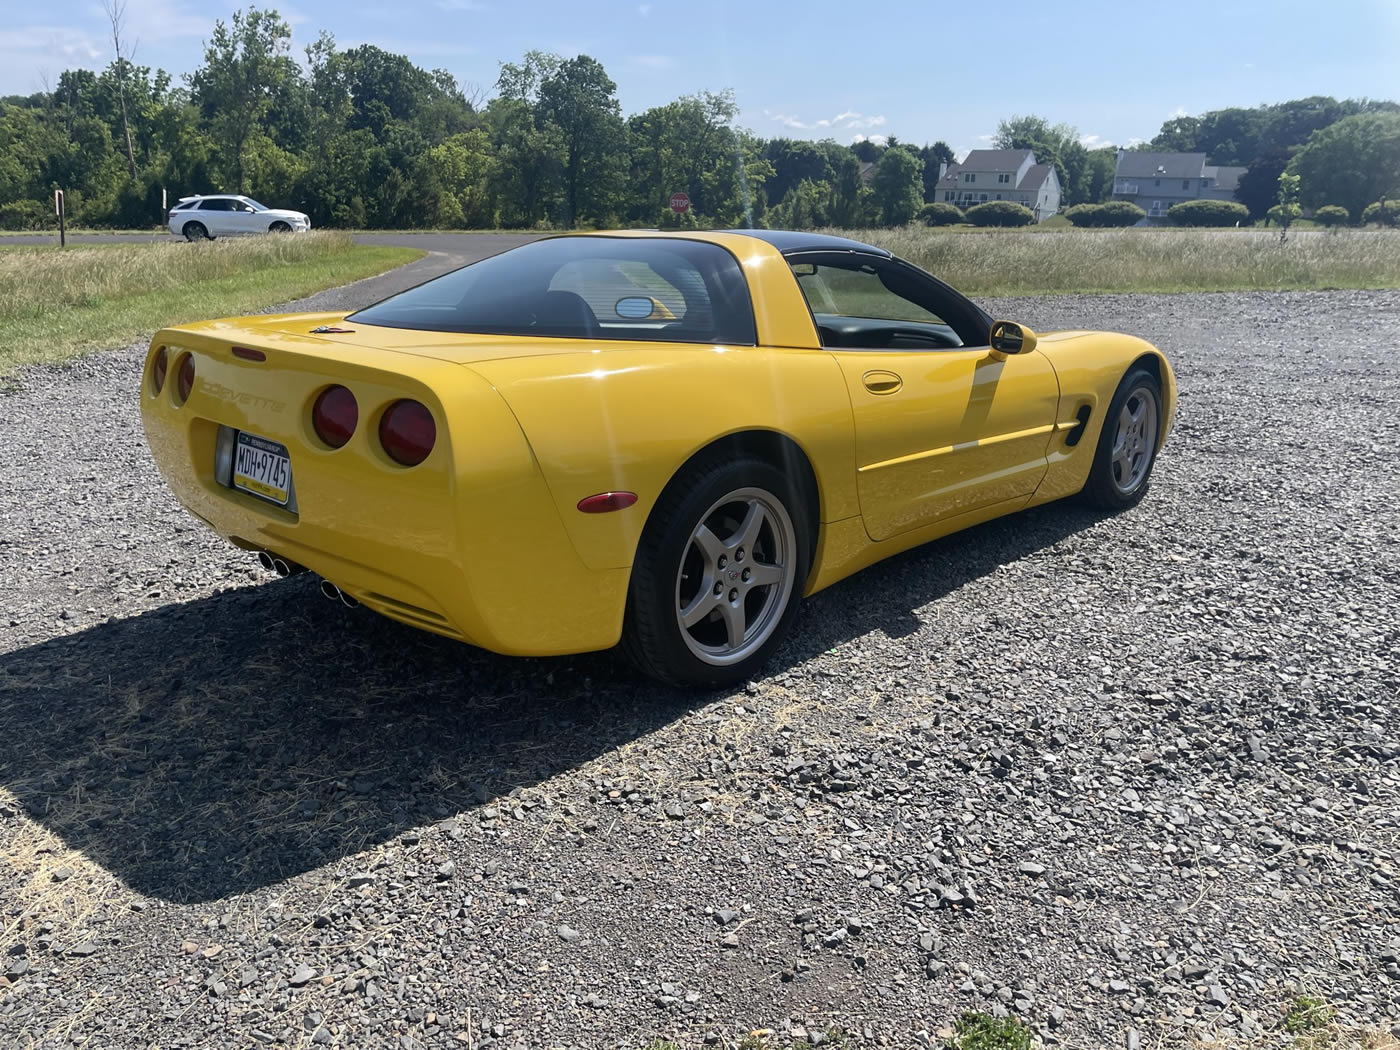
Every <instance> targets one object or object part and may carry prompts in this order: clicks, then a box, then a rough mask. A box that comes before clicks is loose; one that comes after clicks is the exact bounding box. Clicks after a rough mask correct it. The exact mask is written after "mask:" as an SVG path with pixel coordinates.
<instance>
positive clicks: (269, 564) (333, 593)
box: [258, 551, 360, 609]
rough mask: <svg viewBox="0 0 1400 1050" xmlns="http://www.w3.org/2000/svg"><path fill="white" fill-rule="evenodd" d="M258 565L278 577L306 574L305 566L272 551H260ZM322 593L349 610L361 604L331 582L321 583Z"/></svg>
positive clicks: (323, 581) (324, 581)
mask: <svg viewBox="0 0 1400 1050" xmlns="http://www.w3.org/2000/svg"><path fill="white" fill-rule="evenodd" d="M258 564H259V565H261V566H262V567H263V568H264V569H266V570H267V571H268V572H275V573H276V574H277V575H278V576H282V577H287V576H300V575H301V574H302V573H304V572H306V571H307V569H306V566H305V565H298V564H297V563H296V562H294V561H292V560H291V559H290V558H284V557H282V556H281V555H280V554H273V553H272V552H271V551H258ZM321 593H322V594H323V595H325V596H326V597H327V598H329V599H330V600H331V601H338V602H340V604H342V605H344V606H345V607H346V608H347V609H358V608H359V606H360V603H359V602H358V601H356V600H355V598H354V597H353V596H352V595H349V594H346V593H345V592H344V591H342V590H341V589H340V588H339V587H337V586H336V585H335V584H333V583H331V581H330V580H322V581H321Z"/></svg>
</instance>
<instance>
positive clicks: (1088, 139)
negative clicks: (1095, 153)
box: [1079, 135, 1113, 149]
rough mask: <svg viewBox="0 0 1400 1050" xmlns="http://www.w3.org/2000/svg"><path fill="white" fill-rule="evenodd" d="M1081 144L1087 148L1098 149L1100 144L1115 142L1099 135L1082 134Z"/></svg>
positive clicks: (1106, 144)
mask: <svg viewBox="0 0 1400 1050" xmlns="http://www.w3.org/2000/svg"><path fill="white" fill-rule="evenodd" d="M1079 144H1080V145H1081V146H1083V147H1084V148H1085V149H1098V148H1099V147H1100V146H1111V145H1113V143H1111V142H1108V141H1106V140H1105V139H1104V138H1102V137H1101V136H1099V135H1080V136H1079Z"/></svg>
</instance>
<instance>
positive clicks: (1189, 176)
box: [1113, 149, 1248, 222]
mask: <svg viewBox="0 0 1400 1050" xmlns="http://www.w3.org/2000/svg"><path fill="white" fill-rule="evenodd" d="M1247 170H1248V169H1247V168H1230V167H1225V166H1223V165H1215V164H1207V163H1206V155H1205V154H1204V153H1147V152H1140V151H1137V150H1122V149H1120V150H1119V151H1118V163H1117V166H1116V167H1115V168H1114V172H1113V199H1114V200H1116V201H1132V202H1133V203H1134V204H1136V205H1137V206H1138V207H1139V208H1141V209H1142V210H1143V211H1145V212H1147V221H1148V222H1154V221H1155V222H1161V221H1162V220H1163V219H1165V218H1166V217H1167V209H1168V208H1170V207H1171V206H1172V205H1173V204H1180V203H1181V202H1182V201H1200V200H1210V201H1232V200H1234V199H1235V189H1236V187H1238V186H1239V184H1240V176H1241V175H1243V174H1244V173H1245V172H1246V171H1247Z"/></svg>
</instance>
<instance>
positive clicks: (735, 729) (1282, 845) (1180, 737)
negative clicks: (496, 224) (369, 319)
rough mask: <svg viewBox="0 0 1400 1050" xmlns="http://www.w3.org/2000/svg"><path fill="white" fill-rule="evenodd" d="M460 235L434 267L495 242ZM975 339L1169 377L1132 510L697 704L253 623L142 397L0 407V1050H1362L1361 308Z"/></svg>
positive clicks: (1049, 304) (1372, 936) (941, 549)
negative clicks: (1149, 362)
mask: <svg viewBox="0 0 1400 1050" xmlns="http://www.w3.org/2000/svg"><path fill="white" fill-rule="evenodd" d="M480 236H481V237H482V238H485V239H483V240H481V241H479V242H478V241H476V240H474V239H473V238H459V239H456V240H452V241H450V242H449V241H446V240H444V241H442V242H438V241H435V240H433V239H432V235H425V237H426V238H427V239H425V240H424V241H423V242H422V243H425V244H429V245H432V244H439V243H441V244H442V245H444V246H445V248H444V250H446V251H450V252H456V253H458V255H462V254H464V253H466V252H480V251H485V250H490V247H491V246H492V245H497V246H499V244H500V243H501V242H497V241H492V240H490V239H489V237H490V235H480ZM1290 239H1291V238H1290ZM453 262H454V260H453V259H451V258H448V257H447V256H446V255H441V256H432V257H430V258H429V259H428V260H427V261H425V263H424V264H423V265H422V266H420V267H419V268H418V269H416V270H413V269H410V270H408V271H404V272H400V273H398V274H395V275H393V276H392V277H390V278H384V279H376V280H374V281H369V282H362V283H361V284H359V285H355V286H351V287H350V288H347V289H341V290H336V291H333V292H328V293H325V294H323V295H321V296H318V297H315V298H314V300H312V301H310V302H307V303H304V304H301V305H303V306H305V307H307V308H310V309H326V310H334V309H337V308H344V307H346V306H349V305H352V304H357V303H364V302H368V301H372V300H374V299H378V298H381V297H382V296H383V295H385V294H387V293H388V292H389V291H391V290H393V289H394V288H395V287H403V286H404V284H406V283H413V282H416V281H417V280H421V279H423V278H425V277H427V276H431V275H432V274H433V273H435V272H441V271H442V270H443V269H445V268H446V267H448V266H450V265H451V264H452V263H453ZM983 305H984V306H986V307H987V308H988V309H989V310H990V311H991V312H993V313H994V314H996V315H998V316H1010V317H1014V318H1018V319H1023V320H1025V321H1026V323H1028V324H1029V325H1030V326H1031V327H1032V328H1034V329H1036V330H1037V331H1051V330H1054V329H1057V328H1069V329H1072V328H1080V327H1102V328H1109V329H1115V330H1119V331H1127V332H1132V333H1136V334H1140V335H1142V336H1144V337H1145V338H1148V339H1150V340H1152V341H1154V342H1155V343H1157V344H1158V345H1159V346H1161V347H1162V348H1163V349H1164V350H1165V351H1166V352H1167V353H1168V354H1170V355H1171V357H1172V360H1173V362H1174V363H1175V365H1176V367H1177V374H1178V379H1179V381H1180V383H1181V405H1180V414H1179V417H1178V421H1177V423H1176V427H1175V430H1174V432H1173V434H1172V438H1171V442H1170V444H1169V445H1168V447H1167V449H1166V452H1165V454H1164V456H1163V458H1162V460H1161V461H1160V463H1159V464H1158V467H1157V470H1156V472H1155V473H1154V477H1153V484H1152V489H1151V491H1150V492H1149V494H1148V495H1147V497H1146V499H1145V500H1144V501H1143V503H1142V504H1141V505H1140V506H1139V507H1137V508H1135V509H1134V510H1132V511H1130V512H1127V513H1124V514H1119V515H1113V516H1103V515H1098V514H1095V513H1093V512H1090V511H1088V510H1086V509H1084V508H1082V507H1080V506H1077V505H1074V504H1071V503H1061V504H1055V505H1051V506H1047V507H1044V508H1038V509H1036V510H1033V511H1029V512H1025V513H1023V514H1020V515H1017V516H1014V517H1011V518H1007V519H1003V520H1000V521H996V522H991V523H988V524H986V525H982V526H979V527H977V528H974V529H971V530H968V531H967V532H964V533H961V534H958V535H956V536H952V537H949V538H947V539H945V540H941V541H938V542H937V543H934V544H931V545H929V546H927V547H924V548H921V549H918V550H915V551H911V552H909V553H906V554H903V555H901V556H899V557H897V558H894V559H891V560H890V561H887V562H884V563H882V564H880V565H877V566H873V567H871V568H870V569H868V570H867V571H866V572H864V573H862V574H861V575H860V576H858V577H856V578H854V579H852V580H849V581H846V582H844V583H842V584H840V585H838V586H835V587H832V588H829V589H827V590H825V591H822V592H821V593H819V594H817V595H815V596H814V597H813V598H812V599H811V600H809V601H808V602H807V603H805V605H804V607H803V609H802V612H801V616H800V617H799V618H798V621H797V624H796V627H795V630H794V633H793V635H792V636H791V638H790V639H789V640H788V641H787V642H786V643H785V645H784V646H783V648H782V649H781V650H780V651H779V653H778V654H777V655H776V657H775V659H774V662H773V664H772V666H771V667H770V668H769V669H768V670H767V671H766V672H765V673H764V674H763V675H762V676H760V677H759V678H757V679H756V680H754V681H753V682H750V683H747V684H746V686H745V687H743V688H741V689H736V690H733V691H721V692H719V693H717V694H679V693H676V692H674V691H670V690H666V689H661V688H657V687H654V686H652V685H650V684H647V683H643V682H640V681H639V680H637V679H635V678H634V677H632V676H631V675H630V672H628V671H627V670H626V669H625V667H624V666H623V665H622V664H620V663H619V662H618V659H617V658H616V657H615V656H614V655H611V654H593V655H585V656H576V657H559V658H554V659H548V660H519V659H509V658H504V657H495V656H491V655H489V654H486V653H483V652H480V651H477V650H473V649H470V648H468V647H465V646H462V645H461V644H459V643H455V642H452V641H450V640H448V639H444V638H439V637H436V636H433V635H428V634H424V633H421V632H417V631H414V630H412V629H410V628H407V627H402V626H400V625H398V624H394V623H391V622H389V621H387V620H383V619H380V618H378V617H376V616H374V615H373V614H372V613H369V612H368V611H365V610H356V611H351V610H348V609H346V608H344V607H343V606H341V605H339V604H336V603H331V602H327V601H325V600H324V599H322V598H321V597H320V595H319V594H318V593H317V587H316V581H315V580H314V578H312V577H311V575H310V574H304V575H300V576H295V577H291V578H289V579H275V578H272V577H269V576H268V575H267V574H266V573H264V572H263V571H262V570H261V569H260V568H259V567H258V566H257V564H256V561H255V559H254V558H253V557H252V556H251V555H250V554H249V553H247V552H244V551H240V550H238V549H236V548H234V547H233V546H231V545H228V544H226V543H223V542H222V541H217V540H215V539H214V538H213V537H212V536H211V535H210V534H208V533H207V531H206V530H205V529H204V528H203V527H202V526H201V525H200V524H199V522H198V521H197V520H195V519H193V518H192V517H190V516H189V515H188V514H187V513H185V512H184V511H183V510H182V509H181V508H180V507H179V506H178V504H177V503H176V502H175V500H174V499H173V497H172V496H171V495H170V494H169V493H168V492H167V491H166V489H165V487H164V485H163V484H162V483H161V481H160V479H159V477H158V476H157V475H156V472H155V470H154V468H153V466H152V464H151V461H150V457H149V454H148V453H147V451H146V447H145V443H144V438H143V435H142V431H141V425H140V420H139V417H138V415H137V412H136V398H137V397H138V396H139V394H138V389H139V386H140V382H139V371H140V367H141V361H142V357H143V353H144V347H141V346H137V347H128V348H125V349H118V350H113V351H110V352H105V353H102V354H97V355H93V356H91V357H88V358H85V359H83V360H81V361H79V362H77V363H75V364H73V365H71V366H66V367H62V368H46V369H32V370H28V371H26V372H24V373H23V374H21V375H20V376H19V377H18V378H17V380H16V381H15V383H14V384H12V389H9V390H8V391H6V392H0V448H3V449H4V450H5V455H4V456H0V488H3V491H5V492H8V493H23V498H14V499H9V500H7V501H4V502H0V608H3V610H4V613H3V615H0V625H3V626H0V787H2V788H3V789H4V794H5V802H4V808H3V809H0V850H3V851H4V852H5V855H6V856H7V857H8V858H10V859H11V866H12V867H13V868H14V869H15V870H14V872H13V874H12V877H10V878H7V879H6V880H3V882H0V913H3V914H4V915H5V920H4V922H3V924H2V925H3V928H4V929H5V930H6V937H7V941H6V943H5V944H3V946H0V947H3V948H4V950H5V951H6V952H10V951H11V949H12V948H13V947H14V946H16V945H23V947H24V951H23V953H20V954H6V955H3V956H0V960H3V961H0V967H3V973H4V978H3V980H4V982H5V983H6V984H7V987H5V988H4V989H3V993H2V994H0V1031H4V1032H5V1033H6V1038H7V1040H8V1041H10V1042H13V1043H15V1044H16V1045H36V1046H37V1045H44V1043H45V1040H51V1038H52V1037H51V1035H50V1033H53V1032H64V1033H66V1034H65V1035H64V1039H65V1040H66V1041H68V1042H72V1043H73V1044H74V1045H92V1046H97V1045H102V1046H114V1047H121V1046H125V1045H133V1046H148V1045H161V1046H172V1047H174V1046H200V1047H206V1046H207V1047H210V1048H213V1050H224V1048H233V1047H242V1046H248V1045H253V1044H255V1043H256V1044H259V1045H267V1044H276V1043H279V1041H280V1045H295V1044H296V1043H297V1042H298V1041H303V1042H305V1041H310V1042H312V1043H315V1044H317V1045H328V1044H327V1041H329V1044H330V1045H339V1046H394V1045H413V1046H422V1047H438V1046H449V1045H468V1044H469V1043H471V1044H474V1045H476V1046H478V1047H480V1046H484V1045H488V1040H489V1045H493V1046H499V1047H500V1048H501V1050H507V1048H509V1047H511V1046H513V1045H514V1043H515V1042H516V1041H517V1040H518V1041H520V1042H521V1043H522V1045H527V1044H528V1045H533V1044H534V1043H536V1042H540V1043H543V1042H544V1041H546V1040H547V1041H548V1042H549V1044H550V1045H560V1046H575V1047H589V1048H592V1047H614V1046H619V1045H644V1044H645V1043H646V1042H647V1041H649V1040H650V1039H651V1038H653V1037H654V1036H657V1035H664V1036H665V1037H666V1038H671V1039H674V1040H675V1041H676V1042H678V1043H679V1044H680V1045H684V1046H690V1045H699V1044H702V1043H704V1042H705V1040H707V1039H708V1040H710V1043H709V1044H706V1045H717V1044H719V1043H721V1042H722V1041H723V1040H725V1039H728V1038H730V1035H729V1034H730V1033H740V1034H742V1033H746V1032H748V1031H750V1030H752V1029H753V1028H756V1027H767V1028H770V1029H772V1030H773V1031H774V1032H777V1033H782V1032H790V1031H792V1030H795V1029H797V1028H799V1027H800V1028H804V1029H805V1030H806V1031H808V1032H809V1033H816V1032H818V1031H821V1032H825V1031H826V1030H827V1028H828V1027H829V1026H830V1025H840V1026H841V1027H843V1028H845V1029H846V1030H847V1031H848V1032H851V1033H853V1035H854V1036H855V1038H854V1042H856V1043H857V1044H858V1045H862V1046H874V1045H877V1039H876V1035H875V1033H879V1034H881V1035H885V1036H887V1038H888V1040H889V1041H890V1044H891V1045H898V1046H903V1045H906V1044H910V1045H912V1044H915V1043H920V1039H919V1037H918V1035H917V1033H919V1032H925V1033H930V1034H929V1035H928V1036H927V1039H928V1041H934V1036H933V1035H932V1033H936V1032H937V1031H938V1030H939V1029H940V1028H944V1027H947V1026H948V1025H950V1024H952V1023H953V1022H954V1021H955V1020H956V1018H957V1017H958V1016H960V1014H961V1013H962V1012H963V1011H965V1010H968V1009H982V1010H987V1011H988V1012H996V1011H1000V1012H1001V1014H1003V1015H1005V1014H1008V1013H1014V1014H1016V1015H1017V1016H1020V1017H1022V1018H1023V1019H1024V1020H1025V1021H1026V1022H1027V1023H1028V1024H1030V1025H1032V1026H1033V1027H1035V1028H1036V1029H1038V1030H1039V1031H1040V1032H1041V1033H1042V1034H1043V1035H1045V1036H1046V1038H1047V1041H1049V1040H1050V1039H1053V1040H1058V1041H1060V1042H1062V1043H1065V1044H1071V1045H1086V1046H1115V1045H1119V1046H1127V1047H1129V1048H1130V1050H1131V1043H1130V1040H1131V1038H1132V1036H1131V1035H1130V1034H1129V1032H1135V1033H1137V1039H1138V1040H1139V1041H1140V1045H1157V1044H1159V1043H1163V1044H1165V1043H1171V1042H1173V1041H1194V1042H1209V1041H1211V1040H1213V1039H1235V1040H1241V1041H1248V1040H1258V1039H1260V1038H1261V1037H1262V1036H1263V1035H1264V1034H1266V1031H1267V1032H1272V1031H1273V1027H1272V1026H1273V1025H1274V1023H1275V1021H1274V1019H1275V1018H1277V1016H1278V1004H1279V1002H1280V1001H1281V1000H1283V999H1285V998H1286V997H1287V995H1288V994H1289V990H1290V989H1293V988H1298V987H1305V988H1308V989H1310V990H1313V991H1314V992H1315V994H1318V995H1319V996H1322V997H1324V998H1326V999H1327V1001H1328V1002H1330V1003H1332V1004H1334V1005H1335V1006H1336V1008H1337V1011H1338V1016H1339V1019H1340V1020H1341V1021H1343V1022H1345V1023H1348V1024H1351V1023H1356V1024H1362V1023H1364V1024H1369V1025H1372V1026H1378V1027H1388V1026H1389V1025H1392V1024H1396V1023H1400V1001H1397V1000H1396V999H1395V996H1394V994H1393V991H1394V988H1395V987H1397V983H1396V982H1397V981H1400V918H1397V915H1398V914H1400V912H1397V909H1396V907H1395V901H1396V896H1395V894H1396V884H1397V874H1396V873H1397V871H1400V849H1397V846H1396V843H1397V842H1400V704H1397V702H1396V697H1397V695H1398V694H1400V657H1397V653H1400V548H1398V547H1397V545H1396V544H1395V542H1394V537H1395V536H1396V535H1397V534H1400V510H1397V506H1398V505H1400V501H1397V499H1396V493H1397V492H1400V420H1397V415H1396V412H1395V406H1396V405H1397V404H1400V357H1397V356H1396V355H1394V354H1392V353H1390V352H1388V350H1387V348H1388V347H1389V345H1390V344H1391V342H1392V341H1393V332H1394V331H1396V330H1397V329H1400V293H1397V292H1329V293H1284V294H1263V293H1259V294H1252V293H1251V294H1231V295H1176V296H1084V297H1060V298H1035V299H1020V300H1006V301H988V302H985V303H984V304H983ZM56 406H61V407H62V410H61V411H59V410H56ZM369 411H370V409H369V408H368V407H366V412H369ZM64 612H67V613H69V618H68V619H63V618H62V614H63V613H64ZM672 811H675V812H679V814H680V815H679V816H674V815H672ZM449 865H450V867H449ZM65 869H66V874H65V875H64V876H63V878H62V879H59V880H57V881H56V880H55V876H56V875H57V874H58V873H59V872H60V871H64V870H65ZM444 871H446V872H448V873H450V874H449V877H446V878H444V877H442V874H441V873H443V872H444ZM43 887H47V889H44V890H43V891H42V892H39V890H40V888H43ZM136 902H140V903H141V904H142V907H141V908H139V909H138V908H137V907H135V906H134V905H135V904H136ZM706 902H724V907H723V908H716V909H715V910H707V907H706ZM573 922H578V923H579V924H580V925H581V926H583V927H584V928H585V929H587V931H588V938H587V940H588V944H587V946H586V947H585V946H582V945H580V944H579V942H580V941H581V940H582V939H583V937H582V935H581V934H579V933H578V932H577V930H575V929H574V928H573V926H572V925H571V923H573ZM741 922H742V923H743V927H742V930H740V929H739V928H738V924H739V923H741ZM852 922H854V923H855V924H856V928H858V929H859V933H858V934H856V933H854V932H853V928H852ZM551 931H552V932H551ZM726 937H732V938H733V939H734V942H735V945H736V946H735V947H732V948H728V949H726V948H724V947H723V940H724V938H726ZM84 943H87V944H91V945H94V946H100V948H95V949H94V951H95V954H94V955H92V956H91V957H90V958H86V959H70V958H67V957H66V956H65V955H63V946H65V945H82V944H84ZM215 945H218V946H220V948H221V951H219V952H218V953H216V955H215V956H213V957H206V955H205V954H204V953H205V952H206V950H207V949H209V948H211V947H213V946H215ZM657 945H665V946H666V950H665V951H664V952H660V951H658V950H657V948H656V946H657ZM288 975H291V976H290V978H289V977H288ZM775 975H776V976H777V977H779V978H780V979H774V977H775ZM1032 982H1033V983H1032ZM666 986H669V990H668V989H667V987H666ZM692 995H693V996H695V997H696V998H694V999H693V1000H692V998H691V997H692ZM99 998H100V999H101V1001H102V1002H103V1003H104V1004H106V1003H110V1004H114V1005H113V1006H112V1007H111V1008H110V1009H105V1010H102V1011H85V1010H82V1009H81V1008H80V1004H82V1003H84V1002H87V1001H90V1000H94V999H99ZM469 1010H470V1011H471V1013H470V1026H471V1031H470V1034H469V1036H468V1038H465V1039H464V1038H462V1035H464V1034H467V1033H468V1016H469V1014H468V1011H469ZM313 1011H314V1012H316V1013H320V1014H322V1015H323V1018H324V1019H323V1020H322V1022H321V1023H320V1024H319V1025H317V1026H316V1027H315V1028H313V1029H307V1028H306V1027H305V1025H304V1023H303V1019H304V1018H305V1017H307V1016H309V1015H310V1013H311V1012H313ZM410 1011H421V1013H419V1014H416V1016H418V1017H419V1019H418V1020H416V1021H412V1022H410V1021H408V1020H407V1018H408V1017H409V1012H410ZM430 1018H431V1020H430ZM1125 1026H1128V1027H1127V1029H1126V1030H1125ZM867 1027H868V1028H869V1030H870V1032H871V1033H872V1034H871V1035H870V1036H869V1037H866V1036H864V1035H863V1033H864V1032H865V1031H866V1029H867ZM498 1029H499V1033H498V1031H497V1030H498ZM114 1033H119V1034H115V1035H114ZM734 1038H736V1039H737V1036H735V1037H734ZM784 1038H785V1037H784ZM123 1040H125V1042H123ZM405 1040H407V1042H405ZM771 1042H772V1043H773V1044H774V1045H784V1046H785V1045H788V1043H787V1042H783V1041H782V1039H774V1040H772V1041H771Z"/></svg>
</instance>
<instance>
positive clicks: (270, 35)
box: [190, 7, 299, 193]
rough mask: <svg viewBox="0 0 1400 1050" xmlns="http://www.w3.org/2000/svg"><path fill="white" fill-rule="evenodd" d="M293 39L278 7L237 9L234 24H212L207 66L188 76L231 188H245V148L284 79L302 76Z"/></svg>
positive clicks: (269, 108)
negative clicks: (292, 53) (290, 52)
mask: <svg viewBox="0 0 1400 1050" xmlns="http://www.w3.org/2000/svg"><path fill="white" fill-rule="evenodd" d="M291 38H292V30H291V27H290V26H289V25H287V23H286V21H285V20H284V19H283V18H282V16H281V15H279V14H278V13H277V12H276V11H274V10H271V9H269V10H266V11H260V10H258V9H257V8H256V7H250V8H249V9H248V11H247V13H246V14H245V13H244V12H242V11H235V12H234V13H233V24H232V26H229V25H225V24H224V22H223V21H222V20H219V21H217V22H215V23H214V32H213V33H212V34H211V35H210V38H209V42H208V43H207V44H206V45H205V47H204V65H203V66H201V67H200V68H199V69H197V70H196V71H195V72H194V73H193V74H192V75H191V76H190V88H191V93H192V96H193V99H194V102H195V105H197V106H198V107H199V110H200V113H201V115H202V117H203V119H204V121H205V123H206V124H207V126H208V128H209V131H210V135H211V137H212V138H213V140H214V142H215V143H216V144H217V147H218V150H219V161H220V167H221V169H222V170H223V173H224V177H225V179H226V180H227V189H228V190H229V191H231V192H238V193H242V192H244V191H246V189H247V180H246V178H245V170H244V166H245V158H244V149H245V148H246V146H247V144H248V141H249V139H250V138H252V137H253V136H254V135H255V134H257V133H258V132H259V131H261V130H263V124H264V121H265V120H266V118H267V115H268V113H269V112H270V111H271V109H272V106H273V102H274V100H275V99H276V97H277V93H278V90H279V89H280V88H281V86H282V84H283V82H284V81H285V80H286V79H287V78H288V77H296V76H298V75H299V74H298V71H297V68H296V64H295V63H294V62H293V61H292V59H291V58H290V57H289V56H288V54H287V50H288V47H289V45H290V43H291Z"/></svg>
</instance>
